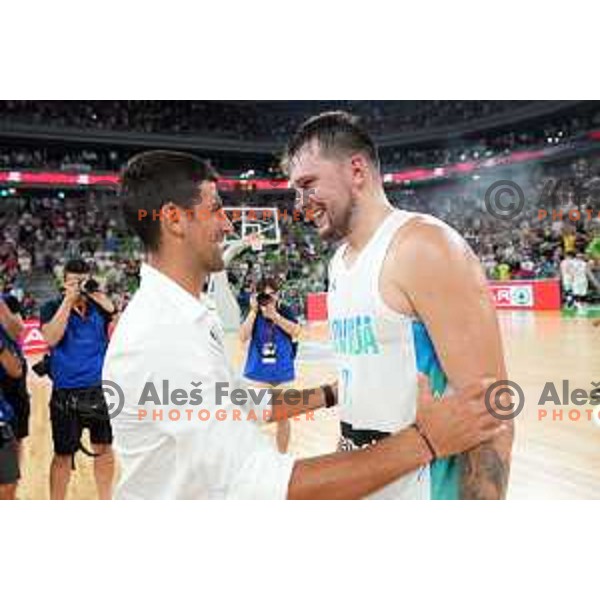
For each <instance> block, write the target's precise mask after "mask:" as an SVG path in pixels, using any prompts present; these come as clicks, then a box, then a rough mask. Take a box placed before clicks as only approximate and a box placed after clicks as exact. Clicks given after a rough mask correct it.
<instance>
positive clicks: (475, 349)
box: [397, 219, 513, 499]
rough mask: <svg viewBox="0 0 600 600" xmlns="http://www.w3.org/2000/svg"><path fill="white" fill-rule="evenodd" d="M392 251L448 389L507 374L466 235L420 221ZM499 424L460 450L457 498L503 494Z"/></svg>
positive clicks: (505, 449) (504, 455)
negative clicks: (483, 438) (471, 446)
mask: <svg viewBox="0 0 600 600" xmlns="http://www.w3.org/2000/svg"><path fill="white" fill-rule="evenodd" d="M397 251H398V258H397V264H398V265H402V269H398V270H397V274H398V275H397V286H398V288H399V290H400V291H401V292H402V293H403V294H404V296H405V297H407V298H408V299H409V301H410V303H411V304H412V306H413V308H414V312H415V313H416V314H417V315H418V317H419V318H420V320H421V321H422V322H423V323H424V324H425V326H426V328H427V331H428V333H429V335H430V336H431V339H432V341H433V345H434V346H435V350H436V353H437V355H438V357H439V359H440V362H441V364H442V368H443V370H444V372H445V373H446V375H447V378H448V381H449V383H450V385H451V387H452V388H454V389H461V388H462V387H464V386H466V385H469V384H470V383H473V382H477V381H483V380H486V379H488V378H491V379H492V380H493V381H500V380H505V379H507V378H508V377H507V374H506V367H505V364H504V352H503V349H502V341H501V336H500V330H499V327H498V322H497V318H496V310H495V308H494V306H493V304H492V302H491V299H490V294H489V290H488V286H487V281H486V279H485V275H484V273H483V269H482V268H481V266H480V264H479V261H478V260H477V258H476V257H475V255H474V254H473V252H472V251H471V249H470V248H469V247H468V245H467V244H466V243H465V241H464V240H463V239H462V238H461V237H460V236H459V235H458V234H457V233H456V232H454V231H452V230H450V229H449V228H446V227H445V226H443V225H440V224H439V223H437V222H432V221H431V220H430V219H423V220H421V221H420V222H418V221H417V222H416V223H415V225H414V227H413V231H412V235H410V237H408V236H407V238H406V240H405V242H404V243H403V244H400V245H399V246H398V248H397ZM494 400H495V399H492V403H493V402H494ZM481 402H482V403H483V402H484V397H482V398H481ZM503 404H504V405H506V403H505V402H504V403H503ZM504 422H505V424H506V425H507V426H506V427H505V428H504V429H503V431H502V433H500V434H498V435H497V436H496V437H494V438H493V439H492V440H490V441H489V442H487V443H485V444H483V445H481V446H478V447H477V448H475V449H473V450H471V451H469V452H468V453H465V454H464V455H461V461H462V476H461V489H460V494H461V497H462V498H480V499H483V498H489V499H494V498H495V499H500V498H504V497H505V496H506V491H507V482H508V477H509V470H510V456H511V448H512V441H513V424H512V421H510V420H506V421H504Z"/></svg>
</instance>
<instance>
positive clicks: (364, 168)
mask: <svg viewBox="0 0 600 600" xmlns="http://www.w3.org/2000/svg"><path fill="white" fill-rule="evenodd" d="M350 170H351V173H352V180H353V181H354V183H356V184H358V185H362V184H363V183H364V182H365V181H366V178H367V174H368V170H369V162H368V161H367V159H366V158H365V156H363V155H362V154H353V155H352V156H351V157H350Z"/></svg>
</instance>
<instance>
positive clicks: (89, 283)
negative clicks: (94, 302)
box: [79, 277, 100, 294]
mask: <svg viewBox="0 0 600 600" xmlns="http://www.w3.org/2000/svg"><path fill="white" fill-rule="evenodd" d="M99 289H100V284H99V283H98V282H97V281H96V280H95V279H93V278H92V277H90V278H89V279H86V280H85V281H84V282H82V283H81V284H80V286H79V290H80V291H81V292H82V293H83V294H93V293H95V292H97V291H98V290H99Z"/></svg>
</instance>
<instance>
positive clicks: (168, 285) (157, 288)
mask: <svg viewBox="0 0 600 600" xmlns="http://www.w3.org/2000/svg"><path fill="white" fill-rule="evenodd" d="M140 275H141V278H142V283H141V285H142V286H144V287H145V288H146V287H150V288H152V291H153V292H154V293H156V294H161V295H162V296H163V297H164V296H165V295H167V296H168V297H169V299H170V300H171V301H172V302H174V303H175V304H176V306H177V307H178V308H179V309H180V311H181V315H182V316H187V317H188V318H189V319H190V320H191V321H193V320H196V319H199V318H201V317H203V316H204V315H205V314H206V312H207V310H208V309H207V307H206V304H205V303H204V302H203V300H202V299H201V298H196V297H194V296H193V295H192V294H190V293H189V292H188V291H187V290H185V289H184V288H183V287H181V286H180V285H179V284H178V283H177V282H176V281H174V280H173V279H171V278H170V277H167V276H166V275H165V274H164V273H161V272H160V271H159V270H158V269H155V268H154V267H151V266H150V265H149V264H148V263H143V264H142V267H141V269H140Z"/></svg>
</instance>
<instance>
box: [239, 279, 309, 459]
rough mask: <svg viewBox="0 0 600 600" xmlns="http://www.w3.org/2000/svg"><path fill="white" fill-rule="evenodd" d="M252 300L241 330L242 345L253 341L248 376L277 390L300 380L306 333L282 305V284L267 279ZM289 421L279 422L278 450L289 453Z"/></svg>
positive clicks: (249, 352) (249, 355) (248, 361)
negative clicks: (298, 363)
mask: <svg viewBox="0 0 600 600" xmlns="http://www.w3.org/2000/svg"><path fill="white" fill-rule="evenodd" d="M256 292H257V293H256V294H253V295H252V296H251V297H250V310H249V311H248V315H247V317H246V319H245V320H244V322H243V323H242V326H241V328H240V339H241V340H242V342H244V343H245V342H247V341H248V340H250V344H249V346H248V356H247V358H246V366H245V368H244V377H245V378H246V379H247V380H249V381H250V382H252V384H254V385H258V386H263V387H264V386H266V387H273V388H274V387H277V386H279V385H281V384H283V383H290V382H292V381H293V380H294V379H295V378H296V371H295V365H294V361H295V359H296V349H297V340H298V338H299V336H300V333H301V332H302V328H301V326H300V325H299V324H298V322H297V320H296V318H295V316H294V315H293V313H292V311H291V310H290V309H289V308H288V307H287V306H285V305H284V304H281V303H280V302H279V285H278V283H277V281H276V280H275V279H273V278H264V279H262V280H261V281H259V283H258V284H257V286H256ZM289 438H290V422H289V420H287V419H286V420H280V421H278V422H277V448H278V449H279V451H280V452H287V447H288V444H289Z"/></svg>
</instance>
